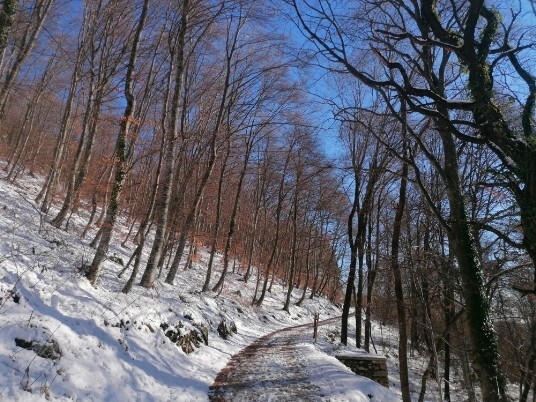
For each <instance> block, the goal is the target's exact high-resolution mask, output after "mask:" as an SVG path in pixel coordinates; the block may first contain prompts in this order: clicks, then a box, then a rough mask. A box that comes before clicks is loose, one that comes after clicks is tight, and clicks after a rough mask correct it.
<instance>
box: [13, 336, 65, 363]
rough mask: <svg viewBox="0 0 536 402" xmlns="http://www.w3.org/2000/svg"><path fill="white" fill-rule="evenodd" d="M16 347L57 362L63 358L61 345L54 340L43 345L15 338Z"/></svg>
mask: <svg viewBox="0 0 536 402" xmlns="http://www.w3.org/2000/svg"><path fill="white" fill-rule="evenodd" d="M15 345H16V346H18V347H19V348H23V349H27V350H33V351H34V352H35V354H36V355H37V356H39V357H42V358H43V359H51V360H56V359H59V358H60V357H61V349H60V345H58V342H56V341H55V340H54V339H52V338H51V339H49V340H48V341H47V342H45V343H43V344H41V343H38V342H36V341H33V340H29V341H28V340H26V339H23V338H15Z"/></svg>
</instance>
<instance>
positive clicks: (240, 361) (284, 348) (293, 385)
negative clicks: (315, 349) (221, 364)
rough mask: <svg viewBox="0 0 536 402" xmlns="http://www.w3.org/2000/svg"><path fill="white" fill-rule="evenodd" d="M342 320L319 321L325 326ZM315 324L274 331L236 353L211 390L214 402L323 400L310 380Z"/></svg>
mask: <svg viewBox="0 0 536 402" xmlns="http://www.w3.org/2000/svg"><path fill="white" fill-rule="evenodd" d="M338 320H340V317H335V318H330V319H328V320H324V321H320V322H319V325H326V324H330V323H333V322H336V321H338ZM312 337H313V324H305V325H299V326H295V327H289V328H283V329H280V330H277V331H274V332H272V333H270V334H268V335H265V336H263V337H262V338H259V339H257V340H256V341H255V342H253V343H252V344H251V345H249V346H247V347H246V348H244V349H242V350H241V351H240V352H239V353H237V354H235V355H234V356H233V357H232V358H231V361H230V362H229V363H228V364H227V366H226V367H225V368H224V369H223V370H221V371H220V372H219V374H218V376H217V377H216V380H215V381H214V384H213V385H212V386H211V387H210V391H209V399H210V400H211V401H215V402H216V401H217V402H222V401H233V402H235V401H247V402H250V401H321V400H323V399H322V395H321V390H320V388H319V387H318V386H316V385H315V384H314V383H313V381H312V380H311V377H312V375H313V374H314V373H312V372H311V370H314V368H315V364H314V363H313V361H312V360H311V359H310V357H311V352H312V350H311V344H312Z"/></svg>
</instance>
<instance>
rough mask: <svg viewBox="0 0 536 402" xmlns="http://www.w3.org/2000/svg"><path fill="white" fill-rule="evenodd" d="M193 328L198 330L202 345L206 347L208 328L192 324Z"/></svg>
mask: <svg viewBox="0 0 536 402" xmlns="http://www.w3.org/2000/svg"><path fill="white" fill-rule="evenodd" d="M194 326H195V327H196V328H197V329H198V330H199V332H200V333H201V336H202V337H203V343H204V344H205V345H207V346H208V327H206V326H205V325H203V324H197V323H194Z"/></svg>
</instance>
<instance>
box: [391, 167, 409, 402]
mask: <svg viewBox="0 0 536 402" xmlns="http://www.w3.org/2000/svg"><path fill="white" fill-rule="evenodd" d="M407 177H408V165H407V163H404V164H403V165H402V173H401V179H400V192H399V195H398V205H397V207H396V215H395V219H394V222H393V238H392V241H391V269H392V271H393V276H394V280H395V296H396V311H397V316H398V335H399V341H398V361H399V363H400V389H401V390H402V400H403V401H404V402H411V395H410V392H409V371H408V351H407V348H408V338H407V330H406V308H405V305H404V291H403V287H402V273H401V271H400V264H399V262H398V253H399V245H400V231H401V226H402V217H403V215H404V209H405V206H406V187H407Z"/></svg>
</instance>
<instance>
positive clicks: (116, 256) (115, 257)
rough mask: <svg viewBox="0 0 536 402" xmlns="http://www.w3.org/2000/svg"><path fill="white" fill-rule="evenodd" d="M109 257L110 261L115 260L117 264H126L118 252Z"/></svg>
mask: <svg viewBox="0 0 536 402" xmlns="http://www.w3.org/2000/svg"><path fill="white" fill-rule="evenodd" d="M108 259H109V260H110V261H112V262H115V263H116V264H119V265H121V266H122V267H124V266H125V263H124V261H123V259H122V258H121V257H119V256H118V255H117V254H114V255H112V256H110V257H108Z"/></svg>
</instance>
